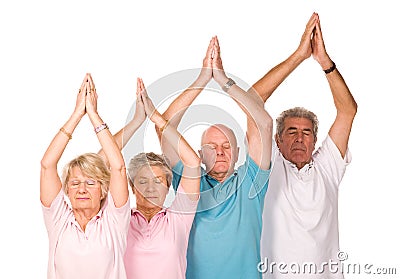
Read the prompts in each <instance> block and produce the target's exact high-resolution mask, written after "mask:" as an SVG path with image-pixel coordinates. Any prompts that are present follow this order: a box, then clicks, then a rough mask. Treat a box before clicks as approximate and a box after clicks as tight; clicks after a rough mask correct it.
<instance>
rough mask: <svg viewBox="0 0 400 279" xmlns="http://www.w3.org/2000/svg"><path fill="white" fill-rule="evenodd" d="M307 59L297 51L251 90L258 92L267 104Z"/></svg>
mask: <svg viewBox="0 0 400 279" xmlns="http://www.w3.org/2000/svg"><path fill="white" fill-rule="evenodd" d="M305 59H306V57H303V56H301V55H300V54H299V53H298V52H297V51H295V52H294V53H293V54H292V55H290V56H289V57H288V58H287V59H286V60H285V61H283V62H281V63H279V64H278V65H276V66H275V67H273V68H272V69H271V70H269V71H268V72H267V73H266V74H265V75H264V76H263V77H262V78H261V79H260V80H258V81H257V82H256V83H255V84H254V85H253V86H252V87H251V88H250V89H249V92H250V91H256V92H257V94H258V95H260V97H261V98H262V100H263V101H264V102H265V101H266V100H267V99H268V98H269V97H270V96H271V95H272V93H273V92H274V91H275V89H276V88H277V87H278V86H279V85H280V84H281V83H282V82H283V81H284V80H285V79H286V78H287V77H288V76H289V74H291V73H292V72H293V71H294V70H295V69H296V68H297V66H299V65H300V64H301V63H302V62H303V61H304V60H305Z"/></svg>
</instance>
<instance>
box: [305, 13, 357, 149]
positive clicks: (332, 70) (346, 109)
mask: <svg viewBox="0 0 400 279" xmlns="http://www.w3.org/2000/svg"><path fill="white" fill-rule="evenodd" d="M312 49H313V51H312V55H313V58H314V59H315V60H316V61H317V62H318V63H319V64H320V66H321V68H322V70H324V71H325V73H326V78H327V80H328V83H329V87H330V89H331V92H332V96H333V101H334V103H335V107H336V111H337V114H336V118H335V121H334V122H333V124H332V126H331V128H330V130H329V136H330V137H331V139H332V140H333V142H334V143H335V145H336V146H337V148H338V149H339V151H340V153H341V155H342V157H344V156H345V154H346V151H347V146H348V142H349V137H350V132H351V126H352V124H353V120H354V117H355V115H356V113H357V103H356V101H355V100H354V98H353V96H352V94H351V92H350V90H349V88H348V87H347V85H346V82H345V81H344V79H343V77H342V75H341V74H340V72H339V70H338V69H337V68H336V65H335V64H334V62H333V61H332V60H331V58H330V57H329V55H328V54H327V52H326V48H325V44H324V39H323V37H322V32H321V24H320V21H319V17H318V15H317V24H316V28H315V32H314V36H313V39H312Z"/></svg>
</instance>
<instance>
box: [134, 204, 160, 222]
mask: <svg viewBox="0 0 400 279" xmlns="http://www.w3.org/2000/svg"><path fill="white" fill-rule="evenodd" d="M136 209H137V210H139V212H140V213H142V214H143V216H144V217H145V218H146V220H147V222H150V220H151V218H153V216H154V215H156V214H157V213H158V212H160V210H161V207H151V208H149V207H145V206H140V205H139V206H136Z"/></svg>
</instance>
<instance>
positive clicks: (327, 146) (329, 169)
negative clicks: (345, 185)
mask: <svg viewBox="0 0 400 279" xmlns="http://www.w3.org/2000/svg"><path fill="white" fill-rule="evenodd" d="M313 157H314V158H313V159H314V161H316V162H318V164H319V165H321V166H322V168H323V170H324V171H325V172H326V173H327V175H328V177H330V178H331V179H333V182H334V184H335V185H337V186H339V185H340V181H341V180H342V178H343V176H344V173H345V171H346V167H347V165H348V164H350V162H351V159H352V158H351V153H350V151H349V149H347V150H346V153H345V156H344V158H342V155H341V154H340V151H339V149H338V148H337V146H336V145H335V143H334V142H333V140H332V139H331V137H330V136H329V135H328V136H327V137H326V139H325V140H324V141H323V142H322V145H321V147H320V148H318V150H317V151H316V152H315V154H314V156H313Z"/></svg>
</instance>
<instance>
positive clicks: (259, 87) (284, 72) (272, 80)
mask: <svg viewBox="0 0 400 279" xmlns="http://www.w3.org/2000/svg"><path fill="white" fill-rule="evenodd" d="M317 20H318V15H317V14H316V13H313V14H312V16H311V17H310V19H309V21H308V23H307V25H306V29H305V31H304V33H303V36H302V37H301V40H300V44H299V46H298V48H297V49H296V50H295V52H293V53H292V54H291V55H290V56H289V57H288V58H287V59H286V60H284V61H283V62H281V63H280V64H278V65H276V66H275V67H273V68H272V69H271V70H270V71H268V72H267V73H266V74H265V75H264V76H263V77H262V78H261V79H260V80H258V81H257V82H256V83H255V84H254V85H253V86H252V87H251V88H250V89H249V90H248V91H249V92H252V91H256V92H257V93H258V94H259V95H260V96H261V98H262V99H263V101H264V102H265V101H266V100H267V99H268V98H269V97H270V96H271V95H272V93H273V92H274V91H275V89H276V88H277V87H278V86H279V85H280V84H281V83H282V82H283V81H284V80H285V79H286V78H287V77H288V76H289V74H290V73H292V72H293V71H294V69H296V68H297V66H299V65H300V64H301V63H302V62H303V61H304V60H305V59H307V58H309V57H310V56H311V51H312V49H311V39H312V34H313V30H314V28H315V26H316V23H317Z"/></svg>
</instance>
